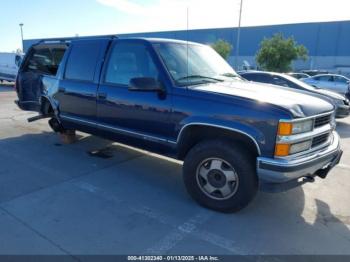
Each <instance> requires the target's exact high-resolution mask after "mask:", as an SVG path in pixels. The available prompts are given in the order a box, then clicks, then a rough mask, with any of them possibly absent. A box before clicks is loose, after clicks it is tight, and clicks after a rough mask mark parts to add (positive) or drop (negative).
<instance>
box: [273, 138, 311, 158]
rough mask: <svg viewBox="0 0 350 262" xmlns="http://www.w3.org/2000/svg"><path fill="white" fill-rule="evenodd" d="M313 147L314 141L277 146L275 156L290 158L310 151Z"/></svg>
mask: <svg viewBox="0 0 350 262" xmlns="http://www.w3.org/2000/svg"><path fill="white" fill-rule="evenodd" d="M311 146H312V140H307V141H304V142H299V143H295V144H276V149H275V156H279V157H281V156H289V155H293V154H296V153H299V152H303V151H306V150H309V149H310V148H311Z"/></svg>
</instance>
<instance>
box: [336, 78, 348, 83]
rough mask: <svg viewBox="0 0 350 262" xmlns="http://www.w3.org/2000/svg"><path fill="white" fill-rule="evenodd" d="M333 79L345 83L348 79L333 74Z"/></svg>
mask: <svg viewBox="0 0 350 262" xmlns="http://www.w3.org/2000/svg"><path fill="white" fill-rule="evenodd" d="M334 81H335V82H337V83H341V84H346V83H347V82H348V80H347V79H346V78H345V77H341V76H335V77H334Z"/></svg>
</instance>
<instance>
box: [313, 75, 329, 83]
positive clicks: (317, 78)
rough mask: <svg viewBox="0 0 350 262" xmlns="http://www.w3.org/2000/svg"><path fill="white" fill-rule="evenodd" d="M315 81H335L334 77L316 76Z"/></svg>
mask: <svg viewBox="0 0 350 262" xmlns="http://www.w3.org/2000/svg"><path fill="white" fill-rule="evenodd" d="M314 79H315V80H318V81H329V82H331V81H333V77H332V76H316V77H314Z"/></svg>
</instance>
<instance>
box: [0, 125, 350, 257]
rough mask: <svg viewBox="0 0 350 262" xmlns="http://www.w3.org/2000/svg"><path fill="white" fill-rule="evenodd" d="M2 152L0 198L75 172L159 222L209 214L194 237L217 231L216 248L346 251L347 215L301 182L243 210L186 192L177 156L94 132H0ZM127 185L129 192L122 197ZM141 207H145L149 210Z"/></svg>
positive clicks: (225, 250) (348, 236) (256, 251)
mask: <svg viewBox="0 0 350 262" xmlns="http://www.w3.org/2000/svg"><path fill="white" fill-rule="evenodd" d="M104 149H108V150H107V153H106V152H104V153H106V154H102V155H101V156H96V155H91V154H89V152H92V151H96V152H98V151H104ZM106 155H107V157H106ZM0 158H1V159H2V161H1V167H0V185H1V186H0V187H1V188H3V189H6V190H5V191H6V192H8V194H7V195H6V194H5V193H6V192H5V193H4V192H0V202H1V201H9V200H11V199H13V198H16V197H18V196H21V197H22V198H23V197H25V195H26V194H29V193H31V192H33V191H36V190H38V189H40V188H43V187H45V186H48V187H49V186H50V185H51V184H54V183H60V182H62V181H70V180H71V179H72V177H76V178H79V179H80V180H79V181H83V182H84V183H85V188H86V183H88V184H91V185H93V186H94V188H98V189H99V190H96V192H103V193H101V194H100V195H99V196H98V197H99V198H106V201H107V202H111V201H113V199H118V201H117V202H116V203H113V202H112V204H113V205H115V208H116V210H118V208H120V206H118V205H120V203H121V202H120V201H122V203H126V204H125V206H127V207H128V208H131V209H132V210H136V211H137V212H141V213H142V212H143V213H142V215H144V216H150V217H151V218H152V219H156V220H157V219H159V221H158V222H159V223H168V222H167V221H182V222H180V223H183V221H187V220H188V219H192V218H193V217H196V215H198V214H199V213H200V214H206V215H207V216H208V220H207V221H206V222H203V223H204V224H203V226H202V227H200V226H198V230H199V231H198V232H197V231H196V232H197V233H196V234H194V235H193V237H195V239H196V241H204V240H205V241H209V242H210V243H212V244H213V243H214V242H215V241H216V240H215V239H214V240H211V239H209V238H207V236H215V237H216V239H217V241H216V243H214V244H213V245H214V246H215V245H216V246H217V247H219V248H220V249H219V250H221V251H220V252H221V253H219V254H233V253H234V252H235V251H234V250H238V252H239V253H242V254H344V252H345V253H347V254H350V250H349V249H348V247H347V246H348V243H349V240H350V231H349V228H348V227H347V224H349V223H350V222H349V220H350V219H349V218H346V217H340V216H339V215H334V214H333V213H332V211H331V209H330V207H329V205H328V204H327V203H325V202H324V201H323V200H321V199H319V198H318V197H317V194H316V197H314V198H313V199H312V200H310V199H308V201H306V200H305V194H307V193H308V192H306V193H305V191H304V189H303V188H301V187H299V188H296V189H293V190H290V191H288V192H285V193H279V194H269V193H262V192H260V193H258V195H257V197H256V199H255V200H254V201H253V202H252V203H251V204H250V205H249V206H248V207H247V208H246V209H244V210H242V211H241V212H239V213H236V214H222V213H217V212H213V211H210V210H206V209H204V208H202V207H200V206H198V205H197V204H196V203H195V202H194V201H193V200H191V198H190V197H189V195H188V194H187V192H186V190H185V188H184V185H183V183H182V176H181V168H182V166H181V164H179V163H177V162H173V161H170V160H167V159H163V158H161V157H159V156H157V155H154V154H152V155H150V154H145V153H143V152H141V151H139V150H133V149H131V148H127V147H124V146H121V145H119V144H116V143H112V142H111V141H108V140H104V139H100V138H97V137H95V136H85V135H84V136H79V140H78V141H77V142H76V143H75V144H72V145H64V144H62V143H61V142H60V140H59V138H58V136H57V135H56V134H54V133H51V132H42V133H36V134H26V135H21V136H18V137H11V138H6V139H2V140H0ZM14 163H15V164H14ZM38 171H39V172H38ZM9 172H10V173H9ZM9 177H11V179H10V178H9ZM20 180H21V181H20ZM74 183H76V182H74ZM24 184H25V185H24ZM22 185H23V186H22ZM131 186H132V187H133V195H132V197H127V196H129V195H130V194H129V192H130V187H131ZM55 190H57V188H56V189H55ZM308 190H310V189H309V188H308ZM89 193H91V192H89ZM312 193H313V195H315V192H312ZM316 193H317V192H316ZM60 194H65V192H64V191H63V192H61V193H60ZM60 194H58V195H60ZM91 194H94V193H91ZM96 194H97V193H96ZM51 201H52V200H51ZM29 203H30V202H29ZM138 207H146V208H147V209H145V210H146V211H147V212H146V211H145V212H144V211H140V209H139V208H138ZM76 208H77V209H79V208H80V207H79V206H77V207H76ZM64 210H65V209H64V208H63V207H62V212H65V211H64ZM142 210H143V209H142ZM136 211H135V212H136ZM38 219H40V218H38ZM53 219H54V218H53ZM101 219H103V217H102V218H101ZM164 221H165V222H164ZM99 222H100V223H103V221H100V220H99ZM333 226H334V228H333ZM196 230H197V229H196ZM201 230H204V231H201ZM194 232H195V231H194ZM203 232H204V233H203ZM115 233H116V234H118V231H117V230H116V231H115ZM71 234H77V233H75V232H71ZM203 239H204V240H203ZM340 240H343V241H340ZM199 247H200V246H199ZM199 247H198V248H199ZM187 248H188V249H187ZM235 248H236V249H235ZM195 251H196V252H195V253H201V252H202V251H203V249H198V250H195ZM169 252H170V253H171V251H169ZM188 252H190V253H191V252H192V254H193V252H194V251H193V247H190V246H188V247H184V248H183V250H182V252H181V253H182V254H186V253H188ZM208 252H209V250H208ZM217 252H219V251H217Z"/></svg>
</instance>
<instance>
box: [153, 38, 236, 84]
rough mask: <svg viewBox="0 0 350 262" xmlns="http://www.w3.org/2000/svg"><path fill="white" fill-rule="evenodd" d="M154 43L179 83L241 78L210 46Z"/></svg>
mask: <svg viewBox="0 0 350 262" xmlns="http://www.w3.org/2000/svg"><path fill="white" fill-rule="evenodd" d="M153 45H154V47H155V49H156V50H157V52H158V53H159V55H160V56H161V58H162V60H163V62H164V63H165V65H166V67H167V69H168V71H169V72H170V74H171V76H172V78H173V79H174V80H175V82H176V83H177V84H179V85H194V84H200V83H207V82H219V81H225V80H229V79H241V78H240V77H239V76H238V75H237V74H236V72H235V71H234V70H233V69H232V67H231V66H230V65H229V64H228V63H227V62H226V61H225V60H224V59H223V58H221V56H220V55H218V54H217V53H216V52H215V51H214V50H213V49H212V48H210V47H208V46H204V45H196V44H189V45H187V44H186V43H156V44H153ZM187 57H188V59H187Z"/></svg>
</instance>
